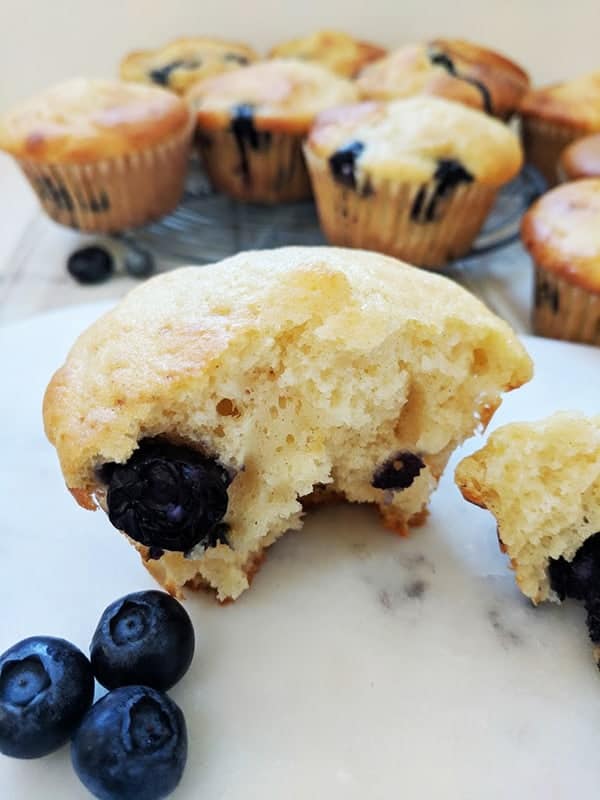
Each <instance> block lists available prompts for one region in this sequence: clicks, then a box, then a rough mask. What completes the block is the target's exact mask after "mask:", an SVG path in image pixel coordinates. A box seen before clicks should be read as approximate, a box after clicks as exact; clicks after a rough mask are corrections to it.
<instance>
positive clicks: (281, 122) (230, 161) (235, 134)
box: [188, 59, 358, 203]
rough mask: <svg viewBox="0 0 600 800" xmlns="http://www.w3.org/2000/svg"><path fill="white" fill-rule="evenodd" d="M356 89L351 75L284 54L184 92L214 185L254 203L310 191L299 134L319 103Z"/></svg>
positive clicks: (349, 97) (341, 99)
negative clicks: (194, 115)
mask: <svg viewBox="0 0 600 800" xmlns="http://www.w3.org/2000/svg"><path fill="white" fill-rule="evenodd" d="M357 97H358V94H357V91H356V88H355V86H354V84H353V83H351V82H350V81H348V80H345V79H344V78H340V77H338V76H337V75H334V74H333V73H332V72H330V71H329V70H327V69H325V67H321V66H319V65H318V64H308V63H304V62H302V61H293V60H291V59H274V60H273V61H265V62H263V63H260V64H255V65H253V66H250V67H244V68H242V69H238V70H236V71H235V72H231V73H227V74H225V75H220V76H218V77H216V78H209V79H208V80H206V81H202V82H200V83H199V84H197V85H196V86H195V87H194V88H193V89H192V90H191V91H190V93H189V95H188V99H189V101H190V103H191V105H192V107H193V109H194V111H195V114H196V122H197V126H198V143H199V149H200V155H201V157H202V160H203V162H204V165H205V167H206V171H207V173H208V175H209V177H210V179H211V181H212V183H213V185H214V187H215V188H216V189H217V190H219V191H222V192H225V194H229V195H231V196H232V197H235V198H237V199H239V200H246V201H251V202H256V203H279V202H282V201H286V200H301V199H305V198H307V197H310V194H311V190H310V181H309V179H308V175H307V172H306V165H305V163H304V158H303V155H302V141H303V140H304V138H305V136H306V134H307V133H308V131H309V129H310V126H311V125H312V123H313V120H314V118H315V117H316V116H317V114H318V113H319V112H320V111H322V110H323V109H325V108H330V107H331V106H336V105H340V104H343V103H348V102H352V101H353V100H356V99H357Z"/></svg>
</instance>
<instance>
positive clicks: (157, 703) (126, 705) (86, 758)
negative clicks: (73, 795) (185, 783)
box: [71, 686, 187, 800]
mask: <svg viewBox="0 0 600 800" xmlns="http://www.w3.org/2000/svg"><path fill="white" fill-rule="evenodd" d="M186 758H187V731H186V726H185V719H184V716H183V714H182V712H181V709H180V708H179V707H178V706H177V705H176V704H175V703H174V702H173V701H172V700H171V699H170V698H169V697H167V695H166V694H163V693H162V692H157V691H156V690H155V689H151V688H149V687H147V686H124V687H122V688H120V689H114V690H113V691H112V692H109V693H108V694H107V695H105V696H104V697H103V698H102V699H101V700H99V701H98V702H97V703H96V704H95V705H94V706H93V707H92V708H91V709H90V711H89V712H88V713H87V715H86V716H85V717H84V719H83V722H82V723H81V725H80V726H79V729H78V730H77V733H76V734H75V736H74V737H73V742H72V745H71V760H72V762H73V767H74V769H75V772H76V773H77V775H78V777H79V779H80V781H81V782H82V783H83V784H84V786H85V787H86V789H88V791H90V792H91V793H92V794H93V795H94V796H95V797H98V798H100V800H160V799H161V798H163V797H167V796H168V795H169V794H170V793H171V792H172V791H173V790H174V789H175V787H176V786H177V784H178V783H179V781H180V780H181V776H182V774H183V770H184V768H185V762H186Z"/></svg>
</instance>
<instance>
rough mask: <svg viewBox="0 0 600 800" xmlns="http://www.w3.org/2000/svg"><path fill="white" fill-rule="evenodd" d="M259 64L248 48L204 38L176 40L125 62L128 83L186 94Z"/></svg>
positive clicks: (123, 70)
mask: <svg viewBox="0 0 600 800" xmlns="http://www.w3.org/2000/svg"><path fill="white" fill-rule="evenodd" d="M257 60H258V55H257V53H255V51H254V50H253V49H252V48H251V47H248V45H245V44H240V43H239V42H227V41H223V40H222V39H210V38H208V37H204V36H196V37H188V38H181V39H175V41H173V42H169V43H168V44H166V45H164V46H163V47H158V48H156V50H136V51H135V52H133V53H129V54H128V55H126V56H125V58H124V59H123V60H122V61H121V64H120V66H119V74H120V76H121V78H122V79H123V80H125V81H136V82H139V83H151V84H157V85H158V86H164V87H165V88H167V89H171V91H174V92H177V94H184V93H185V92H186V91H187V90H188V89H189V88H190V86H192V85H193V84H194V83H196V82H197V81H199V80H202V79H203V78H208V77H210V76H211V75H218V74H219V73H221V72H229V71H230V70H232V69H238V68H239V67H244V66H246V65H247V64H251V63H252V62H253V61H257Z"/></svg>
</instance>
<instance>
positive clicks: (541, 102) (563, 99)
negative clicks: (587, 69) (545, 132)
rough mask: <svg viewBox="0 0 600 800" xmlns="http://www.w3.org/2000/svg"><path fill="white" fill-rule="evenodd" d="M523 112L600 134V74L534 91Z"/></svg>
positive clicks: (521, 107)
mask: <svg viewBox="0 0 600 800" xmlns="http://www.w3.org/2000/svg"><path fill="white" fill-rule="evenodd" d="M519 112H520V113H521V114H522V115H523V116H531V117H539V118H541V119H544V120H547V121H548V122H557V123H558V124H562V125H576V126H577V127H578V128H583V129H584V130H587V131H590V132H591V131H600V72H592V73H590V74H589V75H583V76H582V77H580V78H575V79H574V80H572V81H565V82H564V83H555V84H553V85H552V86H546V87H544V88H541V89H531V90H530V91H529V92H527V94H526V95H525V96H524V97H523V99H522V101H521V105H520V107H519Z"/></svg>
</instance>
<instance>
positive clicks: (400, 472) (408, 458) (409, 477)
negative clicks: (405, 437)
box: [371, 451, 425, 489]
mask: <svg viewBox="0 0 600 800" xmlns="http://www.w3.org/2000/svg"><path fill="white" fill-rule="evenodd" d="M424 467H425V463H424V462H423V460H422V459H421V458H419V456H417V455H415V453H409V452H404V451H403V452H401V453H396V454H395V455H393V456H392V457H391V458H388V460H387V461H384V462H383V464H381V465H380V466H379V467H377V469H376V470H375V472H374V473H373V480H372V481H371V486H373V487H374V488H375V489H408V487H409V486H411V485H412V483H413V481H414V480H415V478H416V477H417V476H418V475H419V473H420V472H421V470H422V469H423V468H424Z"/></svg>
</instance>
